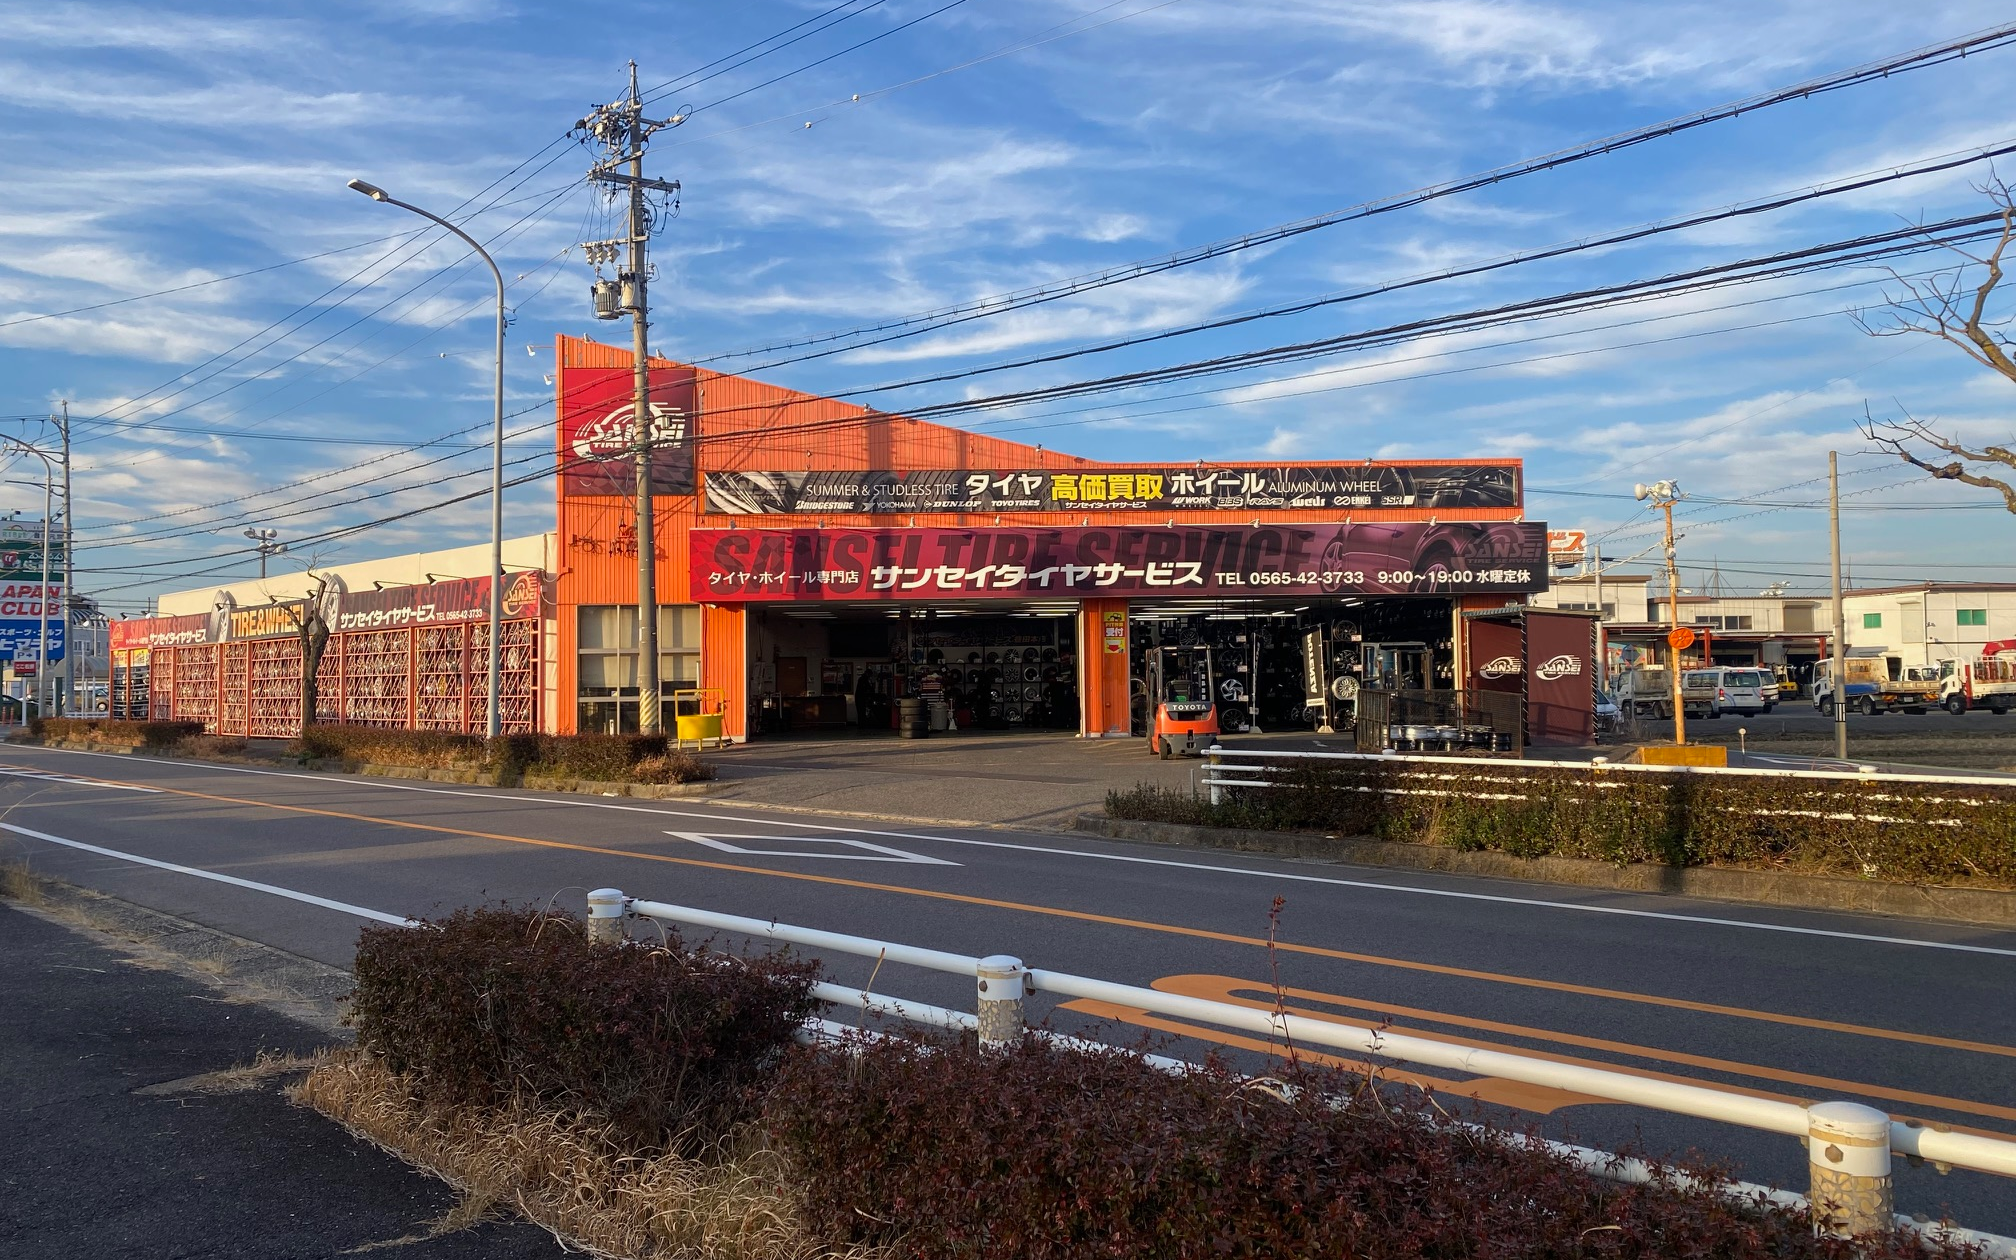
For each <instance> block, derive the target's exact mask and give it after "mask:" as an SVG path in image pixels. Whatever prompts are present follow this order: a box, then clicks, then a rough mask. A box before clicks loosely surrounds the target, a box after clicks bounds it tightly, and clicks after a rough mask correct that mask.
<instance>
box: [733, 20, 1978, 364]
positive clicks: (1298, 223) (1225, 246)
mask: <svg viewBox="0 0 2016 1260" xmlns="http://www.w3.org/2000/svg"><path fill="white" fill-rule="evenodd" d="M2012 41H2016V24H2011V25H2004V26H1999V27H1993V28H1990V29H1988V30H1984V31H1979V32H1976V33H1974V34H1971V35H1967V36H1963V37H1961V38H1959V39H1956V40H1950V41H1947V42H1946V43H1943V44H1936V45H1932V46H1929V47H1926V48H1920V49H1916V50H1914V51H1911V52H1908V53H1903V54H1900V55H1898V56H1895V57H1890V58H1886V59H1884V60H1881V61H1875V62H1870V63H1868V64H1866V65H1862V66H1857V67H1853V68H1850V69H1847V70H1842V71H1837V72H1835V73H1832V74H1828V75H1823V76H1820V77H1818V78H1814V79H1808V80H1806V81H1804V82H1801V83H1796V84H1793V85H1791V86H1789V87H1784V88H1779V89H1776V90H1774V91H1771V92H1766V93H1763V94H1761V95H1757V96H1751V97H1745V98H1743V99H1741V100H1737V101H1731V102H1727V103H1725V104H1722V105H1718V106H1714V107H1711V108H1709V109H1706V110H1701V111H1698V112H1696V113H1692V114H1683V115H1681V116H1679V117H1676V118H1670V119H1667V120H1665V121H1663V122H1658V123H1652V124H1650V125H1648V126H1643V127H1637V128H1633V129H1631V130H1629V131H1624V132H1619V133H1617V134H1615V135H1612V136H1609V137H1605V138H1602V139H1598V140H1591V141H1585V142H1583V143H1581V144H1578V145H1574V146H1571V147H1569V148H1566V149H1560V150H1556V151H1554V152H1552V153H1546V154H1542V155H1539V156H1537V157H1532V158H1526V159H1524V160H1522V161H1518V162H1514V163H1511V164H1508V165H1505V166H1500V167H1495V168H1493V169H1491V170H1487V171H1483V172H1480V173H1477V174H1474V175H1468V176H1464V177H1461V178H1458V179H1454V180H1449V181H1446V182H1444V183H1440V184H1431V185H1427V186H1425V187H1422V188H1418V189H1415V190H1413V191H1411V192H1407V193H1401V194H1397V195H1394V196H1391V197H1387V198H1383V199H1381V200H1377V201H1370V202H1362V203H1359V204H1358V205H1355V206H1347V207H1345V208H1343V209H1340V210H1336V211H1332V212H1330V213H1327V214H1322V215H1317V216H1314V217H1312V218H1307V219H1298V220H1294V221H1291V222H1288V223H1282V224H1277V225H1275V226H1273V227H1270V228H1263V229H1261V230H1259V231H1256V232H1249V233H1245V234H1242V235H1240V236H1234V237H1227V238H1224V239H1221V240H1217V241H1213V242H1210V243H1208V244H1204V245H1199V246H1193V247H1191V248H1189V249H1184V250H1178V251H1176V252H1175V253H1171V254H1165V255H1161V256H1159V257H1156V258H1151V259H1145V260H1141V261H1137V262H1133V263H1126V264H1122V265H1120V266H1118V267H1110V268H1105V269H1102V270H1100V271H1094V272H1087V273H1084V274H1081V275H1078V276H1074V277H1071V278H1069V279H1066V280H1062V281H1057V282H1054V283H1051V284H1045V285H1037V286H1032V287H1029V288H1026V289H1019V290H1012V291H1010V292H1007V293H1001V294H995V295H993V296H991V297H986V298H981V299H979V300H977V301H972V302H963V303H958V304H956V305H952V306H946V307H940V308H938V309H936V310H932V311H925V312H920V313H918V314H914V315H909V316H905V317H903V318H901V319H897V320H888V321H884V322H882V323H879V324H871V325H865V326H862V327H857V328H851V329H845V330H842V331H838V332H832V333H823V334H819V335H816V336H812V337H805V338H798V339H794V340H789V341H782V342H771V343H769V344H766V345H762V346H756V347H752V348H749V349H745V350H732V351H719V352H716V353H714V354H711V355H705V356H701V357H700V358H697V359H696V360H695V362H696V363H699V364H711V363H717V362H720V361H722V360H726V359H738V358H751V357H754V356H757V355H764V354H771V353H775V352H777V351H782V350H795V349H800V348H806V347H814V346H831V345H833V343H835V342H841V341H855V340H856V339H858V338H863V337H866V338H872V340H868V341H860V342H858V343H857V344H851V345H846V346H840V347H837V348H833V349H828V350H823V351H820V352H818V353H816V354H807V355H799V356H796V357H793V358H789V359H781V360H775V361H772V362H770V363H767V364H764V365H762V367H760V368H757V369H752V370H757V371H761V370H767V369H771V368H776V367H780V366H783V365H784V364H787V363H797V362H803V361H805V360H807V359H813V358H820V357H824V356H825V355H828V354H838V353H842V352H844V351H845V350H855V349H862V348H864V347H865V346H869V345H880V344H883V343H885V342H888V341H893V340H898V339H900V338H903V337H911V336H916V335H918V334H921V333H924V332H929V331H932V330H934V329H937V328H942V327H949V326H950V325H953V324H959V323H966V322H968V321H970V320H973V319H984V318H990V317H992V316H995V315H1001V314H1006V313H1008V312H1010V311H1015V310H1021V309H1024V308H1026V307H1029V306H1035V305H1041V304H1043V303H1047V302H1054V301H1057V300H1059V299H1062V298H1066V297H1071V296H1075V295H1076V294H1079V293H1084V292H1087V291H1089V290H1092V289H1099V288H1104V287H1107V286H1109V285H1114V284H1122V283H1125V282H1127V281H1130V280H1136V279H1140V278H1142V277H1144V276H1151V275H1157V274H1160V273H1162V272H1164V271H1170V270H1174V269H1176V268H1179V267H1188V266H1193V265H1195V264H1197V263H1200V262H1207V261H1210V260H1211V259H1214V258H1222V257H1225V256H1226V255H1229V254H1234V253H1239V252H1242V251H1244V250H1248V249H1255V248H1258V247H1260V246H1263V245H1270V244H1273V243H1275V242H1277V241H1283V240H1288V239H1291V238H1293V237H1297V236H1303V235H1306V234H1308V233H1311V232H1316V231H1321V230H1322V229H1324V228H1329V227H1334V226H1337V225H1338V224H1341V223H1349V222H1353V221H1356V220H1360V219H1368V218H1372V217H1375V216H1378V215H1384V214H1391V213H1394V212H1396V211H1399V210H1405V209H1410V208H1412V207H1415V206H1420V205H1425V204H1427V203H1428V202H1431V201H1436V200H1440V199H1442V198H1445V197H1451V196H1456V195H1458V194H1461V193H1466V192H1474V191H1476V190H1478V189H1482V188H1488V187H1492V186H1494V185H1497V184H1502V183H1507V182H1509V181H1512V180H1515V179H1520V178H1523V177H1524V176H1527V175H1532V174H1536V173H1540V172H1545V171H1551V170H1556V169H1559V168H1561V167H1564V166H1570V165H1573V164H1575V163H1577V162H1583V161H1587V160H1590V159H1592V158H1597V157H1603V156H1607V155H1608V154H1611V153H1616V152H1620V151H1622V150H1624V149H1628V148H1633V147H1635V146H1637V145H1640V144H1645V143H1647V142H1649V141H1653V140H1658V139H1662V138H1664V137H1667V136H1672V135H1677V134H1679V133H1681V132H1684V131H1691V130H1693V129H1695V128H1698V127H1704V126H1707V125H1709V124H1712V123H1716V122H1723V121H1726V120H1729V119H1733V118H1739V117H1742V116H1744V115H1746V114H1750V113H1755V112H1757V111H1758V110H1762V109H1768V108H1771V107H1772V106H1775V105H1780V104H1784V103H1787V102H1790V101H1798V100H1806V99H1809V98H1811V97H1813V96H1819V95H1824V94H1826V93H1829V92H1834V91H1839V90H1842V89H1844V88H1849V87H1855V86H1859V85H1861V84H1864V83H1871V82H1876V81H1880V80H1883V79H1887V78H1891V77H1894V76H1896V75H1899V74H1905V73H1909V72H1911V71H1914V70H1920V69H1925V68H1929V67H1932V66H1938V65H1943V64H1946V63H1947V62H1949V61H1953V60H1957V59H1958V58H1960V57H1964V56H1967V55H1969V54H1972V53H1979V52H1985V51H1990V50H1992V49H1996V48H2001V47H2005V46H2007V45H2008V44H2009V43H2011V42H2012ZM717 103H718V102H717ZM884 334H888V335H884Z"/></svg>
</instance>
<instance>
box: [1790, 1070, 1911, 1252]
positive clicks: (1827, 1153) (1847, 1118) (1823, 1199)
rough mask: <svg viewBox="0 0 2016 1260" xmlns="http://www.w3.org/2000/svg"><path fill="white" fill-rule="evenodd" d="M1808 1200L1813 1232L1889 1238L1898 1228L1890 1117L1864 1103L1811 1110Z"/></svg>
mask: <svg viewBox="0 0 2016 1260" xmlns="http://www.w3.org/2000/svg"><path fill="white" fill-rule="evenodd" d="M1806 1124H1807V1130H1806V1159H1807V1164H1808V1167H1809V1169H1810V1171H1811V1174H1812V1188H1811V1190H1810V1192H1809V1193H1808V1195H1807V1198H1808V1200H1809V1201H1810V1202H1811V1203H1812V1205H1813V1231H1814V1232H1815V1233H1817V1234H1822V1235H1831V1236H1833V1237H1835V1238H1853V1237H1858V1236H1863V1235H1869V1234H1888V1233H1889V1232H1890V1230H1891V1228H1892V1227H1893V1225H1894V1224H1895V1217H1894V1216H1893V1215H1892V1213H1893V1212H1894V1210H1895V1205H1894V1201H1893V1198H1892V1192H1891V1185H1890V1117H1889V1116H1887V1115H1884V1114H1883V1113H1882V1112H1880V1111H1878V1110H1876V1109H1875V1108H1874V1107H1865V1106H1863V1105H1862V1104H1861V1103H1851V1102H1825V1103H1815V1104H1813V1105H1812V1106H1811V1107H1808V1108H1807V1109H1806Z"/></svg>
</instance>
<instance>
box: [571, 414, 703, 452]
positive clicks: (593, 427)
mask: <svg viewBox="0 0 2016 1260" xmlns="http://www.w3.org/2000/svg"><path fill="white" fill-rule="evenodd" d="M631 419H632V413H631V404H629V403H624V404H623V405H622V406H621V407H618V408H616V409H615V410H614V411H611V412H610V413H609V414H607V415H605V416H603V417H602V418H601V419H599V420H590V421H588V422H587V423H585V424H583V425H582V426H581V427H580V428H578V429H576V430H574V440H573V442H572V443H570V445H571V446H572V448H573V451H574V457H575V458H576V459H592V460H605V459H615V458H617V457H618V456H621V455H625V454H628V453H629V452H630V451H631V450H632V449H633V447H632V444H631V441H630V434H631V432H632V431H633V428H634V426H633V425H632V423H631ZM685 440H686V413H685V412H684V411H682V410H680V409H679V408H677V407H674V406H673V405H672V404H670V403H655V402H654V403H652V404H651V445H653V446H654V447H658V448H660V449H663V448H665V447H671V446H678V445H679V444H680V443H682V442H684V441H685Z"/></svg>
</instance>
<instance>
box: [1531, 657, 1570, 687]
mask: <svg viewBox="0 0 2016 1260" xmlns="http://www.w3.org/2000/svg"><path fill="white" fill-rule="evenodd" d="M1533 672H1534V673H1536V674H1538V675H1539V676H1540V677H1542V678H1545V679H1546V680H1548V681H1549V682H1552V681H1553V680H1555V679H1556V678H1573V677H1575V676H1576V675H1578V674H1580V673H1581V672H1582V658H1581V657H1579V656H1569V655H1566V654H1565V653H1564V654H1563V655H1561V656H1557V657H1555V658H1554V659H1553V660H1551V661H1548V662H1547V663H1546V664H1545V665H1542V666H1541V667H1540V668H1539V669H1536V670H1534V671H1533Z"/></svg>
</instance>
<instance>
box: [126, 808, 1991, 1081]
mask: <svg viewBox="0 0 2016 1260" xmlns="http://www.w3.org/2000/svg"><path fill="white" fill-rule="evenodd" d="M106 782H114V780H109V779H108V780H106ZM135 786H141V787H152V788H155V789H156V790H157V791H158V792H160V793H161V794H163V795H168V796H183V797H188V798H191V799H193V800H202V801H215V802H218V803H220V804H226V805H244V806H249V807H251V808H254V809H270V810H277V811H280V812H283V813H291V814H307V815H312V816H315V817H320V818H334V819H339V820H342V821H344V822H358V823H369V824H372V825H375V826H380V827H393V828H398V829H401V830H406V831H425V832H431V833H434V834H437V835H450V836H467V837H469V838H471V839H476V840H494V841H497V842H499V843H503V844H522V845H530V846H533V847H536V848H542V849H559V850H563V851H567V852H574V853H594V854H598V855H601V856H604V857H614V858H628V859H632V860H635V861H642V862H662V863H666V864H668V865H672V866H686V867H694V868H697V869H700V870H710V871H725V872H728V873H730V874H735V875H760V876H764V877H766V878H769V879H782V880H791V881H795V882H798V883H806V884H820V885H824V886H826V887H833V888H853V889H858V890H861V891H864V892H882V893H893V894H896V895H898V896H904V897H919V898H924V899H926V900H930V901H945V902H951V903H954V904H957V905H968V906H984V907H986V908H988V909H993V910H1008V911H1013V912H1015V913H1019V914H1033V915H1042V916H1045V917H1048V918H1055V919H1067V920H1071V921H1074V922H1079V923H1098V924H1102V925H1105V926H1109V927H1123V928H1130V929H1133V930H1136V931H1142V932H1157V933H1161V934H1163V935H1168V936H1181V937H1187V938H1189V939H1192V940H1203V941H1215V942H1218V943H1221V944H1227V945H1244V946H1249V947H1253V948H1258V949H1274V950H1278V951H1280V952H1282V953H1288V954H1303V955H1307V956H1310V957H1315V958H1328V959H1334V960H1337V961H1341V962H1355V963H1364V964H1367V965H1369V966H1375V967H1393V968H1397V969H1400V970H1403V971H1418V972H1424V973H1427V974H1431V975H1440V976H1449V977H1454V978H1456V979H1463V980H1480V981H1484V982H1486V983H1490V984H1503V985H1510V986H1514V987H1518V988H1527V989H1539V990H1544V991H1547V992H1552V993H1568V994H1574V995H1577V996H1581V997H1598V998H1607V999H1610V1000H1612V1001H1618V1002H1632V1003H1636V1004H1638V1005H1641V1006H1657V1007H1664V1008H1667V1009H1670V1010H1682V1011H1693V1012H1696V1013H1699V1014H1708V1015H1726V1016H1729V1017H1732V1018H1735V1019H1747V1020H1756V1021H1760V1022H1763V1023H1770V1024H1783V1025H1788V1026H1791V1027H1795V1028H1811V1029H1816V1030H1819V1031H1822V1032H1836V1033H1846V1034H1849V1035H1852V1036H1858V1037H1871V1038H1876V1039H1879V1040H1883V1041H1898V1042H1905V1043H1908V1044H1911V1045H1921V1046H1934V1047H1938V1048H1940V1049H1945V1050H1961V1051H1967V1052H1969V1053H1974V1054H1992V1055H2001V1056H2004V1057H2008V1058H2016V1046H2005V1045H1997V1044H1995V1043H1993V1042H1983V1041H1967V1040H1962V1039H1959V1038H1953V1037H1940V1036H1935V1035H1933V1034H1930V1033H1914V1032H1905V1031H1903V1030H1900V1029H1894V1028H1877V1027H1873V1026H1870V1025H1866V1024H1851V1023H1846V1022H1843V1021H1840V1020H1831V1019H1814V1018H1812V1017H1810V1016H1804V1015H1788V1014H1783V1013H1780V1012H1777V1011H1765V1010H1758V1009H1755V1008H1752V1007H1743V1006H1724V1005H1720V1004H1718V1003H1713V1002H1695V1001H1689V1000H1687V999H1685V998H1674V997H1666V996H1663V995H1661V994H1655V993H1635V992H1632V991H1630V990H1627V989H1605V988H1600V987H1597V986H1594V985H1584V984H1571V983H1568V982H1566V981H1561V980H1541V979H1536V978H1533V977H1530V976H1515V975H1509V974H1506V973H1503V972H1495V971H1479V970H1475V969H1473V968H1469V967H1452V966H1447V965H1445V964H1442V963H1430V962H1420V961H1417V960H1414V959H1411V958H1392V957H1387V956H1384V955H1380V954H1364V953H1358V952H1355V951H1352V950H1344V949H1332V948H1330V947H1328V946H1324V945H1305V944H1300V943H1297V942H1294V941H1269V940H1268V939H1267V938H1266V937H1264V936H1247V935H1243V934H1240V933H1236V932H1219V931H1214V930H1212V929H1210V928H1200V927H1190V926H1188V925H1185V924H1179V923H1158V922H1155V921H1154V920H1151V919H1135V918H1128V917H1126V916H1122V915H1110V914H1100V913H1098V912H1096V911H1091V910H1070V909H1066V908H1064V907H1061V906H1044V905H1037V904H1034V903H1031V902H1025V901H1007V900H1003V899H1001V898H997V897H980V896H975V895H973V894H971V893H957V892H943V891H939V890H937V889H929V888H913V887H910V886H908V885H904V884H882V883H876V882H874V881H872V880H860V879H848V878H846V877H845V876H841V875H814V874H810V873H807V872H803V871H783V870H775V869H771V868H768V867H761V866H740V865H737V864H735V863H732V862H713V861H708V860H707V859H705V858H692V857H673V856H671V855H669V854H664V853H649V852H643V851H639V850H636V849H617V848H610V847H608V846H605V845H593V844H580V843H577V842H574V841H570V840H542V839H538V838H536V837H532V836H514V835H507V834H503V833H500V832H494V831H477V830H474V829H472V828H468V827H450V826H443V825H441V824H438V823H423V822H412V821H409V820H406V819H398V818H379V817H375V816H373V815H370V814H353V813H349V812H347V811H344V810H335V809H321V808H317V807H315V806H310V805H286V804H281V803H279V802H275V801H261V800H254V799H250V798H246V797H239V796H221V795H217V794H215V793H210V792H196V791H192V790H190V789H187V788H172V787H162V786H160V785H159V784H156V783H145V784H136V785H135Z"/></svg>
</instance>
